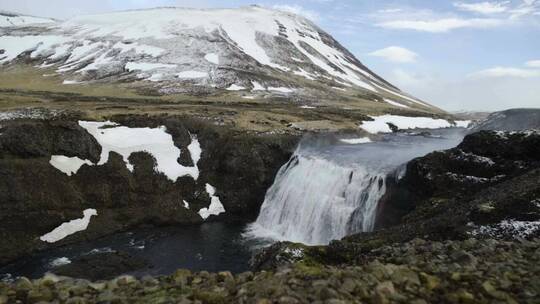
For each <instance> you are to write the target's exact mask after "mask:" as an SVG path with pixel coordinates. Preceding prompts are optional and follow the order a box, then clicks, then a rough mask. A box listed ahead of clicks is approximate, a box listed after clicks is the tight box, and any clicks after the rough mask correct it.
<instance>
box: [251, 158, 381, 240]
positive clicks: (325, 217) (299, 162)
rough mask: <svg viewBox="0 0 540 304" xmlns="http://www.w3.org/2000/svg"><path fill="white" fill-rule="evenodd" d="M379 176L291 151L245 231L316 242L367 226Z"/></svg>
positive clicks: (372, 213)
mask: <svg viewBox="0 0 540 304" xmlns="http://www.w3.org/2000/svg"><path fill="white" fill-rule="evenodd" d="M385 176H386V174H385V173H383V172H382V171H381V172H373V171H371V170H367V169H366V168H363V167H360V166H358V167H352V168H348V167H344V166H341V165H339V164H336V163H333V162H332V161H329V160H326V159H323V158H318V157H315V156H302V155H299V154H296V155H295V156H294V157H293V158H291V160H290V161H289V162H288V163H287V164H286V165H285V166H283V167H282V168H281V170H280V172H279V173H278V175H277V177H276V180H275V182H274V184H273V185H272V187H271V188H270V189H269V190H268V192H267V194H266V198H265V201H264V203H263V205H262V208H261V212H260V214H259V217H258V219H257V221H256V222H255V223H254V224H252V225H251V227H250V231H249V232H248V234H252V235H254V236H258V237H263V238H270V239H278V240H287V241H293V242H301V243H304V244H309V245H317V244H327V243H329V242H330V241H331V240H335V239H341V238H342V237H344V236H346V235H348V234H351V233H354V232H359V231H371V230H373V227H374V225H375V214H376V209H377V203H378V201H379V199H380V198H381V197H382V196H383V195H384V193H385V190H386V187H385V181H384V177H385Z"/></svg>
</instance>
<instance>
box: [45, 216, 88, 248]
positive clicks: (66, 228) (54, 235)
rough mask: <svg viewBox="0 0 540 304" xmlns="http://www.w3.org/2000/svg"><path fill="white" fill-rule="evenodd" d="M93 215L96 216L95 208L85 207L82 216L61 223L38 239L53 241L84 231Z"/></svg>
mask: <svg viewBox="0 0 540 304" xmlns="http://www.w3.org/2000/svg"><path fill="white" fill-rule="evenodd" d="M94 215H96V216H97V211H96V209H86V210H84V211H83V217H82V218H79V219H75V220H71V221H69V222H67V223H63V224H62V225H60V226H58V227H56V228H55V229H54V230H53V231H51V232H49V233H47V234H45V235H43V236H41V237H40V238H39V239H40V240H42V241H43V242H47V243H55V242H58V241H60V240H62V239H64V238H66V237H67V236H70V235H72V234H74V233H77V232H80V231H84V230H86V228H88V224H90V218H91V217H92V216H94Z"/></svg>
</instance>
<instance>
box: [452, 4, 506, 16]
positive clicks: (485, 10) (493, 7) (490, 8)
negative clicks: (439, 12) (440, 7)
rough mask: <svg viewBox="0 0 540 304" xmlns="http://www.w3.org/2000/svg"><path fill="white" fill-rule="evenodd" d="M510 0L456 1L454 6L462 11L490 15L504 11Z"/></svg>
mask: <svg viewBox="0 0 540 304" xmlns="http://www.w3.org/2000/svg"><path fill="white" fill-rule="evenodd" d="M509 3H510V1H503V2H488V1H485V2H478V3H464V2H456V3H454V6H455V7H457V8H458V9H460V10H462V11H468V12H473V13H478V14H484V15H490V14H498V13H503V12H506V11H507V10H508V4H509Z"/></svg>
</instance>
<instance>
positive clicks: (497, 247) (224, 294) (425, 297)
mask: <svg viewBox="0 0 540 304" xmlns="http://www.w3.org/2000/svg"><path fill="white" fill-rule="evenodd" d="M298 254H302V253H301V252H298ZM539 282H540V240H539V239H534V240H531V241H525V240H521V241H510V242H508V241H500V240H493V239H486V240H477V239H466V240H462V241H443V242H430V241H425V240H422V239H414V240H412V241H410V242H406V243H402V244H392V245H387V246H382V247H379V248H378V249H376V250H373V251H371V252H368V253H366V254H363V255H359V256H358V263H356V264H354V265H342V266H326V265H322V264H318V263H314V262H307V261H304V262H300V263H296V264H294V265H289V266H285V267H281V268H279V269H277V270H273V271H268V272H266V271H261V272H255V273H253V272H246V273H241V274H238V275H232V274H231V273H229V272H220V273H208V272H199V273H191V272H190V271H187V270H178V271H177V272H176V273H175V274H173V275H170V276H165V277H159V278H152V277H144V278H142V279H136V278H133V277H130V276H123V277H119V278H117V279H114V280H110V281H98V282H89V281H86V280H76V279H70V278H62V277H56V276H46V277H44V278H42V279H39V280H34V281H30V280H28V279H25V278H20V279H18V280H17V281H15V282H14V283H12V284H4V283H0V303H45V302H48V303H50V302H52V303H260V304H262V303H336V304H337V303H416V304H422V303H538V302H537V300H538V297H539V296H540V284H539Z"/></svg>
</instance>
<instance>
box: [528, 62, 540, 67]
mask: <svg viewBox="0 0 540 304" xmlns="http://www.w3.org/2000/svg"><path fill="white" fill-rule="evenodd" d="M525 65H526V66H528V67H530V68H540V60H530V61H527V62H526V63H525Z"/></svg>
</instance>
